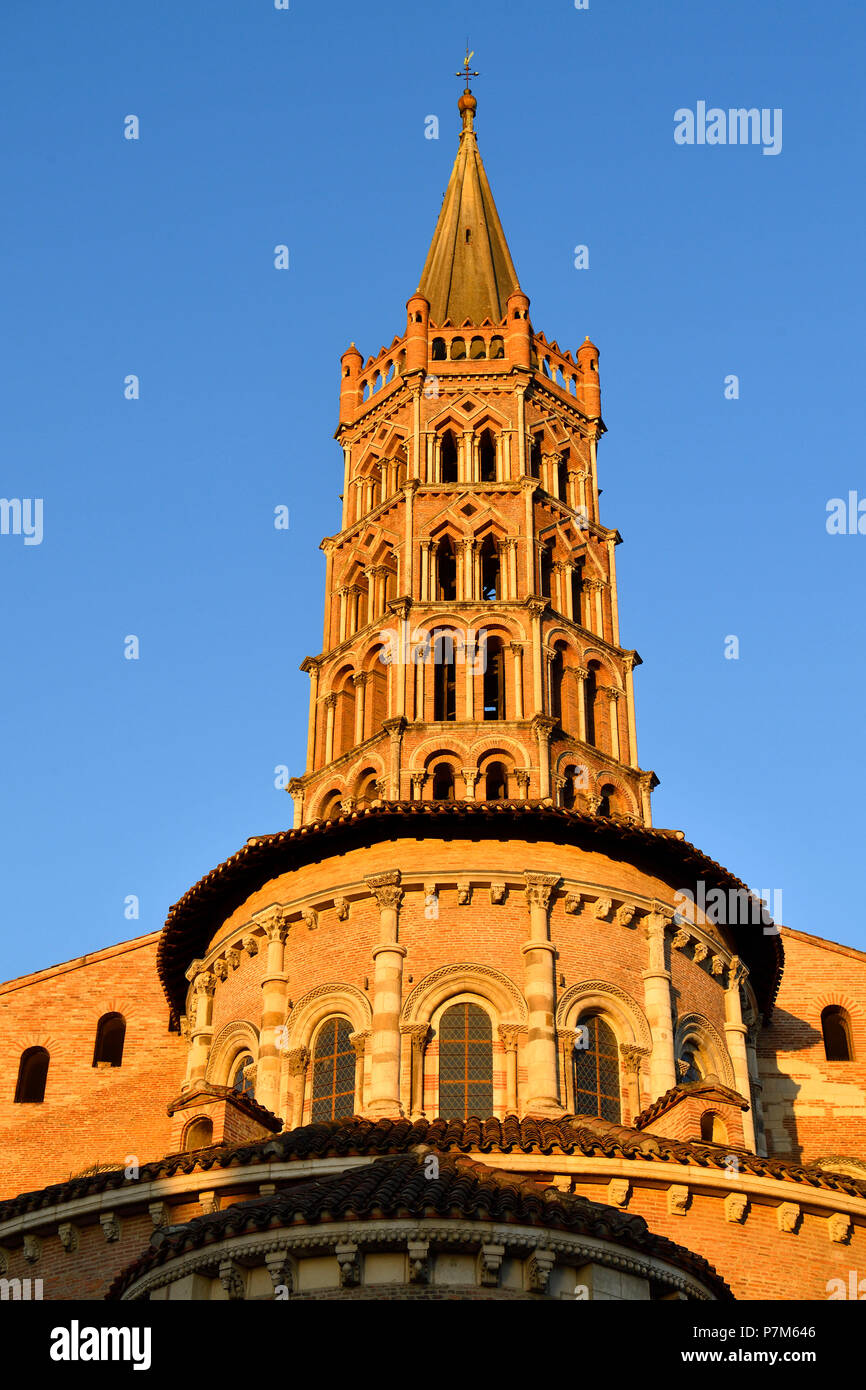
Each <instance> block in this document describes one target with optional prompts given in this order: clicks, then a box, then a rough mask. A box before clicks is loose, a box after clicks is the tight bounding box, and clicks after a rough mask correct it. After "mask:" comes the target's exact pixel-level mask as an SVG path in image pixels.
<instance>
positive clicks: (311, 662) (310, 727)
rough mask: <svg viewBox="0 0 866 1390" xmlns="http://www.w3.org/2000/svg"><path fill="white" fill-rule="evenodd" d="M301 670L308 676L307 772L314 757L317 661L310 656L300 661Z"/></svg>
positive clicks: (317, 678) (317, 680) (317, 682)
mask: <svg viewBox="0 0 866 1390" xmlns="http://www.w3.org/2000/svg"><path fill="white" fill-rule="evenodd" d="M301 670H302V671H306V672H307V673H308V675H309V677H310V717H309V722H308V724H307V772H312V770H313V766H314V764H315V758H316V705H317V701H318V698H319V663H318V662H317V661H316V660H315V659H314V658H313V657H311V656H308V657H306V658H305V660H304V661H303V662H302V663H301Z"/></svg>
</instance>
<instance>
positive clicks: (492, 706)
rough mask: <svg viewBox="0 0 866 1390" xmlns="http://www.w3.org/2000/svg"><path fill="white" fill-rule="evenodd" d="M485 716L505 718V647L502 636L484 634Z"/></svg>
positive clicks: (487, 717) (488, 717)
mask: <svg viewBox="0 0 866 1390" xmlns="http://www.w3.org/2000/svg"><path fill="white" fill-rule="evenodd" d="M483 687H484V718H485V719H504V718H505V647H504V645H503V642H502V638H501V637H497V636H496V634H495V633H494V634H490V635H488V634H487V633H485V634H484V675H483Z"/></svg>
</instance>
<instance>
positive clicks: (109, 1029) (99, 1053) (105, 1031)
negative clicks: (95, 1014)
mask: <svg viewBox="0 0 866 1390" xmlns="http://www.w3.org/2000/svg"><path fill="white" fill-rule="evenodd" d="M125 1039H126V1020H125V1018H124V1017H123V1014H117V1013H110V1014H103V1015H102V1018H101V1019H100V1020H99V1022H98V1023H97V1025H96V1042H95V1044H94V1048H93V1065H94V1066H95V1067H98V1066H99V1065H100V1063H102V1064H103V1065H108V1066H110V1067H119V1066H120V1064H121V1063H122V1061H123V1044H124V1041H125Z"/></svg>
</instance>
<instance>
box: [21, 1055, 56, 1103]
mask: <svg viewBox="0 0 866 1390" xmlns="http://www.w3.org/2000/svg"><path fill="white" fill-rule="evenodd" d="M49 1060H50V1059H49V1056H48V1052H47V1051H46V1049H45V1048H44V1047H28V1048H27V1050H26V1051H25V1052H22V1053H21V1060H20V1062H19V1063H18V1081H17V1084H16V1086H15V1104H16V1105H41V1104H42V1102H43V1100H44V1099H45V1083H46V1081H47V1080H48V1063H49Z"/></svg>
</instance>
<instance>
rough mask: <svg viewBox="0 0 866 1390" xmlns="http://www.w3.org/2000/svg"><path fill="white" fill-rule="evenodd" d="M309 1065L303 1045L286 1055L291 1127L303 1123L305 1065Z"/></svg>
mask: <svg viewBox="0 0 866 1390" xmlns="http://www.w3.org/2000/svg"><path fill="white" fill-rule="evenodd" d="M309 1065H310V1054H309V1052H308V1051H307V1049H306V1048H305V1047H297V1048H295V1050H294V1051H293V1052H289V1053H288V1054H287V1056H286V1066H287V1067H288V1069H289V1076H290V1077H291V1079H292V1123H291V1125H290V1128H291V1129H297V1128H298V1127H299V1125H302V1124H303V1123H304V1092H305V1090H306V1083H307V1067H308V1066H309Z"/></svg>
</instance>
